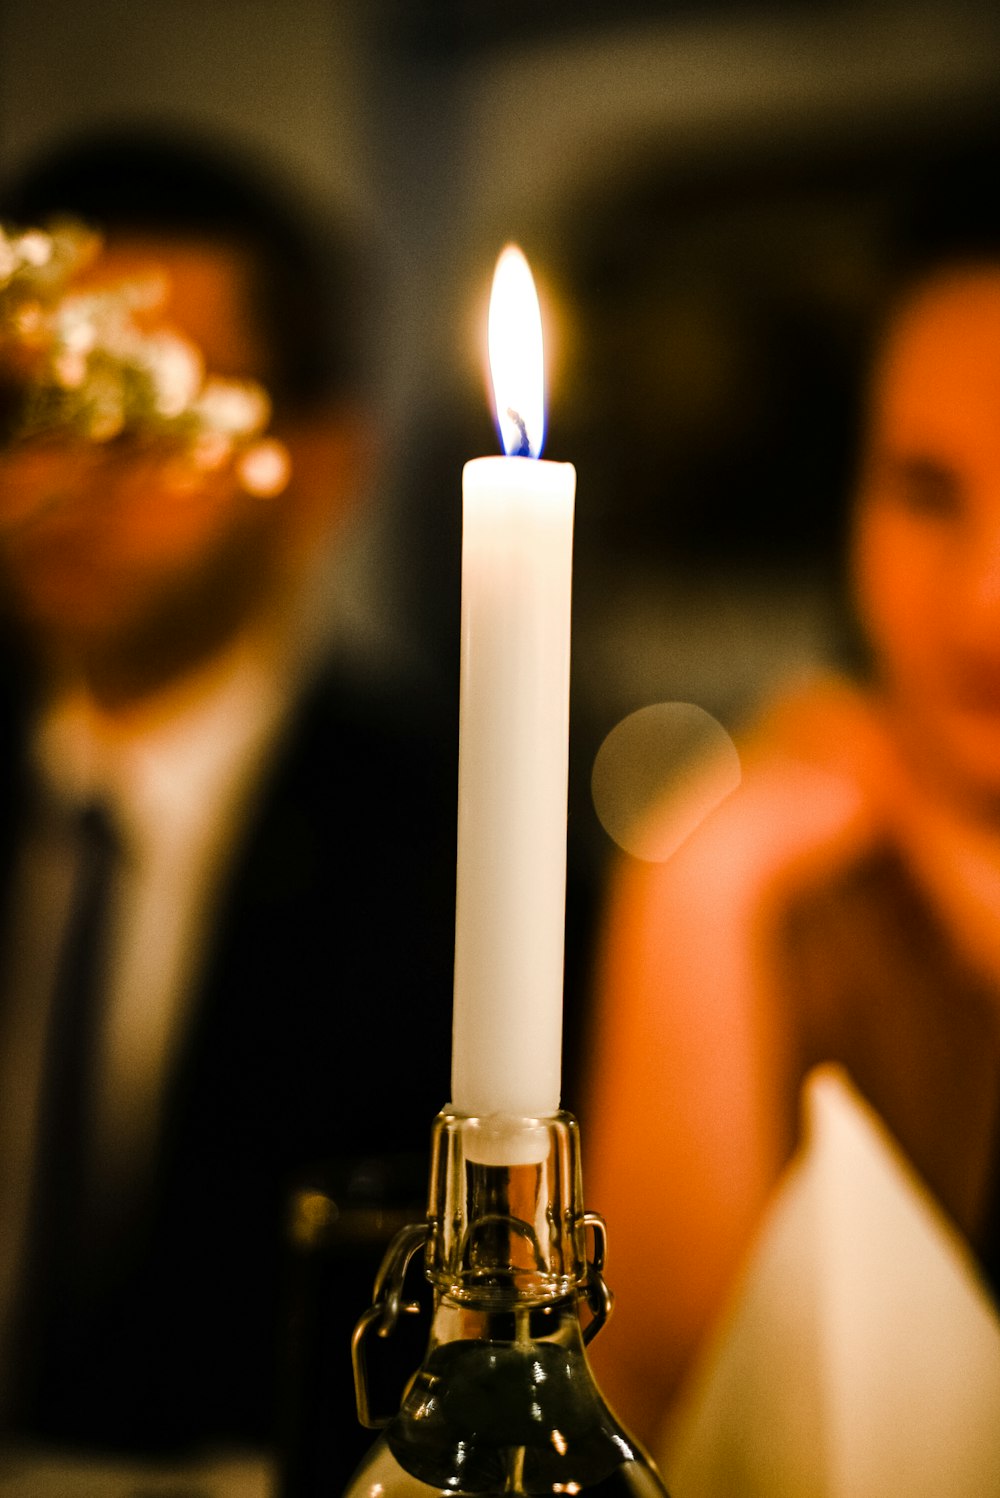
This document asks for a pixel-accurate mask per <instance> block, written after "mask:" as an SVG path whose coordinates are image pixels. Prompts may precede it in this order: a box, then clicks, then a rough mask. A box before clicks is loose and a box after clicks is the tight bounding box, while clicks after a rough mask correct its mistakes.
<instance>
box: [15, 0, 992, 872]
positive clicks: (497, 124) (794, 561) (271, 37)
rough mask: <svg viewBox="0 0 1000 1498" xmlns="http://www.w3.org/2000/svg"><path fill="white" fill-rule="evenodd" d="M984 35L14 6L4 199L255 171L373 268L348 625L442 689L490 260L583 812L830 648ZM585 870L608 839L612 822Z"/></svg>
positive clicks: (493, 11) (856, 26)
mask: <svg viewBox="0 0 1000 1498" xmlns="http://www.w3.org/2000/svg"><path fill="white" fill-rule="evenodd" d="M998 43H1000V12H997V10H996V8H995V7H993V6H988V5H984V4H962V3H958V0H951V3H946V0H922V3H920V0H918V3H913V4H909V5H896V4H892V5H888V4H880V3H872V0H869V3H866V4H861V3H858V4H845V3H840V4H836V3H826V4H824V3H820V0H795V3H793V0H785V3H781V0H771V3H770V4H762V3H742V4H738V5H737V4H735V3H732V0H728V3H727V0H679V3H676V4H669V5H668V4H656V3H653V0H617V3H616V4H615V5H614V6H608V5H606V4H602V5H600V6H599V5H597V4H596V3H594V0H550V3H548V4H546V5H538V4H537V3H531V0H369V3H365V0H340V3H337V0H212V3H210V4H205V3H204V0H170V3H166V0H164V3H153V0H141V3H135V0H133V3H126V0H5V3H4V6H3V11H2V35H0V145H2V161H0V171H2V172H10V171H13V170H14V169H16V167H17V166H18V165H19V164H20V163H21V162H22V161H23V160H25V159H26V158H27V157H29V156H30V155H31V154H32V153H33V152H34V151H35V150H36V149H38V148H39V147H41V146H43V145H46V144H47V143H49V142H50V141H52V140H55V139H56V138H58V137H59V136H61V135H63V134H65V133H66V132H69V131H76V130H80V129H83V128H86V127H89V126H90V125H92V124H96V123H101V122H106V121H108V120H122V119H148V118H150V117H152V118H157V119H164V120H167V121H173V122H177V123H183V124H193V125H196V126H199V127H203V128H205V129H206V130H208V131H211V132H222V133H223V134H225V135H226V136H229V137H233V138H235V139H237V140H242V141H244V142H246V143H247V144H249V145H251V146H252V147H255V148H259V149H262V150H264V151H265V152H266V153H267V154H268V155H269V156H270V157H271V158H272V159H274V160H275V161H276V162H277V163H278V164H279V165H280V166H281V168H282V170H283V171H284V172H285V173H286V174H287V175H288V176H289V177H290V178H292V179H293V180H294V181H297V182H299V183H300V184H301V187H302V191H303V192H304V193H308V194H309V195H310V196H311V197H312V198H313V199H315V200H316V202H317V203H318V204H319V206H320V207H321V209H323V210H324V211H327V212H329V213H337V214H342V215H346V216H347V218H348V219H349V220H351V221H353V222H354V224H355V225H356V227H357V229H358V232H359V234H360V235H361V236H362V239H363V241H364V243H365V244H366V245H367V246H368V253H369V255H370V258H371V262H372V267H373V275H372V278H371V284H372V286H373V288H374V292H373V307H372V319H371V323H370V332H369V340H368V341H369V353H370V361H369V362H370V367H371V370H372V373H373V378H374V390H375V395H376V401H377V412H378V419H379V426H380V430H381V434H382V439H383V462H382V466H381V470H380V474H379V480H378V485H377V489H378V492H377V494H376V495H375V496H373V499H374V503H373V504H372V505H371V506H370V507H369V510H368V512H367V515H368V518H367V520H366V523H365V525H364V526H363V527H361V528H360V529H359V532H358V535H357V537H356V538H355V544H354V547H353V550H352V552H351V555H350V558H349V560H348V562H346V563H345V566H344V568H343V572H342V576H341V578H340V579H339V582H338V586H337V590H336V598H335V607H336V608H337V610H338V611H339V612H340V613H341V614H342V615H343V620H344V626H345V628H350V629H352V630H354V631H355V632H356V633H357V635H358V637H359V638H361V639H363V640H365V641H366V642H367V643H368V645H369V646H370V647H371V648H373V649H389V648H393V645H394V643H395V642H399V641H406V642H407V644H408V646H409V647H410V648H412V647H413V646H414V645H416V646H418V647H419V648H420V649H421V650H422V651H424V652H425V653H426V654H427V655H428V656H429V657H430V658H431V659H432V660H433V661H435V662H436V663H437V664H438V665H439V666H440V669H441V670H442V672H443V674H444V675H445V677H446V678H447V679H453V677H454V672H455V668H456V666H457V650H458V633H457V617H458V557H459V523H460V515H459V495H460V479H461V465H462V462H463V461H464V460H465V458H467V457H471V456H475V455H477V454H480V453H486V452H491V451H494V450H495V442H496V439H495V437H494V434H493V427H492V421H491V416H490V411H489V406H488V401H487V395H486V390H485V385H484V380H483V347H482V345H483V336H484V335H483V328H484V318H485V305H486V297H487V294H488V286H489V280H490V276H491V273H492V265H493V261H494V259H495V256H496V253H497V251H498V249H499V248H500V246H501V245H502V244H503V242H504V241H505V240H507V239H509V238H516V239H518V240H519V241H520V242H521V243H522V245H523V246H524V248H525V250H526V252H527V253H528V255H529V258H530V259H531V260H532V262H533V265H534V267H535V270H536V274H537V276H538V280H539V283H540V287H541V290H542V294H543V298H544V302H545V311H546V316H547V318H548V322H549V330H550V333H551V368H550V386H551V414H550V435H549V443H548V454H549V455H550V456H552V457H554V458H558V459H570V460H572V461H573V462H575V463H576V465H577V468H578V471H579V480H578V511H577V513H578V540H577V572H576V603H575V608H576V633H575V639H574V651H575V664H574V719H575V729H574V749H573V753H574V766H575V768H574V785H575V790H574V795H575V797H576V802H577V804H578V805H579V807H581V808H582V809H583V816H584V817H587V816H588V815H590V816H591V821H592V815H591V814H590V813H589V808H588V807H587V803H586V794H585V786H586V781H587V778H588V776H589V766H590V762H591V760H592V757H593V753H594V751H595V750H596V747H597V745H598V744H599V743H600V741H601V738H602V737H603V735H604V733H605V732H607V730H608V729H609V728H610V727H611V726H612V725H613V724H614V723H615V722H616V721H617V719H618V718H620V717H621V716H622V715H624V714H625V713H626V712H628V711H630V710H631V709H633V708H636V707H639V706H642V705H644V704H646V703H651V702H655V701H662V700H672V699H680V700H686V701H692V702H696V703H699V704H700V705H701V706H703V707H705V708H707V709H708V710H709V711H710V712H712V713H713V714H715V716H717V717H718V718H719V719H720V720H721V721H722V722H723V723H724V724H725V725H726V726H727V727H728V728H732V727H734V726H735V725H737V724H738V723H739V722H740V720H741V719H742V718H743V717H744V716H745V715H746V714H747V713H748V712H749V711H750V710H751V709H752V707H753V705H754V704H755V702H756V701H757V700H758V699H759V697H760V696H761V694H762V693H763V692H765V691H766V690H767V689H768V688H769V687H770V686H771V685H772V684H773V683H774V682H775V681H777V680H779V679H781V678H782V677H784V676H786V675H787V674H788V673H794V672H796V671H799V670H804V669H808V668H809V667H810V666H811V665H812V664H813V663H815V662H816V661H817V660H822V659H824V658H826V657H828V656H829V655H831V654H832V653H835V652H836V650H837V649H838V645H839V640H840V632H841V617H840V602H839V583H838V567H837V556H838V541H839V533H840V529H841V526H842V520H843V513H844V509H843V505H844V497H845V493H846V490H847V487H848V485H849V476H850V429H851V411H852V395H853V392H854V391H855V390H856V388H857V377H858V371H859V359H860V356H861V352H862V350H863V346H864V335H865V329H866V326H867V318H868V316H869V313H870V310H871V308H872V306H873V305H874V304H875V303H876V301H877V299H878V296H879V293H880V291H881V289H882V281H883V279H884V274H885V255H884V242H885V231H886V221H887V216H888V213H889V209H890V205H891V202H892V199H893V195H894V193H895V192H896V190H897V188H898V186H899V184H900V182H901V181H902V180H903V179H904V178H905V175H906V173H907V172H908V170H909V169H910V167H911V166H912V165H913V163H914V162H916V161H918V160H919V159H920V158H921V157H922V156H924V155H926V154H927V153H928V152H929V151H932V150H933V149H935V148H936V146H937V145H938V144H940V143H942V142H947V141H950V140H957V139H960V138H962V137H963V136H966V135H972V134H974V133H975V132H976V131H977V130H979V129H980V128H981V127H982V124H983V121H984V119H985V118H986V117H987V116H988V114H989V112H990V110H991V108H992V105H993V100H994V98H995V97H996V95H997V88H998V84H1000V46H998ZM584 836H585V838H587V837H590V836H593V837H594V838H595V848H596V847H597V843H598V842H599V839H600V834H599V832H598V830H597V828H596V824H594V825H593V827H592V828H591V827H590V824H588V826H587V828H586V829H585V830H584Z"/></svg>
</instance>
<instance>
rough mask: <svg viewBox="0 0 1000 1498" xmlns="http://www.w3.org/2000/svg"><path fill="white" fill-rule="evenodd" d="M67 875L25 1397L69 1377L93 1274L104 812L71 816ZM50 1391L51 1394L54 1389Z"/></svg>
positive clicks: (44, 1101) (29, 1259)
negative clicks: (69, 878)
mask: <svg viewBox="0 0 1000 1498" xmlns="http://www.w3.org/2000/svg"><path fill="white" fill-rule="evenodd" d="M73 846H74V877H73V881H72V889H71V894H70V898H69V902H68V906H67V911H66V918H65V921H64V923H63V929H62V932H61V935H60V934H58V933H57V939H58V941H59V951H58V956H57V959H56V964H55V975H54V981H53V987H52V996H51V1002H50V1008H49V1018H48V1023H47V1027H46V1041H45V1052H44V1061H43V1068H42V1076H41V1085H40V1092H39V1104H38V1124H37V1130H36V1148H35V1165H34V1176H33V1183H32V1197H31V1204H30V1215H29V1224H28V1234H27V1240H26V1241H27V1255H26V1259H25V1266H26V1280H25V1286H24V1290H25V1293H24V1298H23V1301H22V1313H23V1314H22V1317H21V1328H22V1337H21V1344H20V1345H21V1352H22V1360H21V1361H22V1376H23V1378H24V1392H25V1394H26V1395H27V1402H28V1404H29V1405H33V1404H35V1402H36V1400H37V1401H39V1402H44V1401H45V1399H46V1398H47V1397H49V1395H48V1393H47V1391H49V1390H50V1381H51V1378H52V1377H53V1376H54V1377H55V1379H56V1381H57V1382H58V1381H59V1380H60V1379H61V1378H62V1377H63V1376H64V1375H65V1376H67V1377H69V1378H70V1379H72V1377H73V1371H72V1367H71V1366H70V1367H65V1368H64V1369H63V1371H62V1372H60V1365H62V1364H65V1363H66V1362H67V1361H69V1363H70V1364H71V1363H72V1359H73V1348H74V1345H75V1344H76V1343H77V1342H78V1340H79V1339H80V1338H82V1337H84V1336H86V1335H87V1331H86V1326H87V1320H88V1300H89V1294H90V1293H91V1292H92V1289H93V1275H94V1272H95V1271H96V1270H98V1269H99V1264H98V1263H97V1257H98V1255H99V1252H100V1242H99V1235H98V1236H95V1232H94V1229H95V1226H96V1224H95V1223H94V1221H93V1220H92V1214H91V1213H89V1212H88V1207H89V1205H90V1200H91V1197H90V1193H91V1188H92V1180H91V1177H92V1163H93V1157H92V1143H93V1136H94V1129H93V1124H94V1106H93V1104H94V1097H95V1077H96V1063H97V1058H98V1044H99V1038H100V1031H101V1020H102V1011H103V1004H102V994H103V980H104V976H105V972H104V970H105V964H106V956H107V943H108V936H109V919H110V915H111V904H112V897H113V894H114V887H115V879H114V872H115V866H116V862H117V860H118V853H119V848H118V840H117V838H116V836H115V832H114V829H113V827H112V824H111V820H110V818H109V816H108V814H107V812H106V810H105V809H104V808H103V807H102V806H100V805H98V804H90V805H88V806H86V807H84V808H83V809H82V810H81V811H79V812H78V813H77V814H76V816H75V818H74V826H73ZM50 1392H52V1393H54V1390H51V1391H50Z"/></svg>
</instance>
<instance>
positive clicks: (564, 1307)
mask: <svg viewBox="0 0 1000 1498" xmlns="http://www.w3.org/2000/svg"><path fill="white" fill-rule="evenodd" d="M582 1202H583V1196H582V1184H581V1170H580V1147H579V1130H578V1127H577V1124H576V1120H575V1119H574V1118H573V1117H572V1116H571V1115H570V1114H568V1113H557V1114H554V1115H552V1116H551V1117H548V1118H537V1119H527V1118H513V1117H509V1116H506V1115H493V1116H491V1117H488V1118H476V1117H471V1116H468V1115H464V1114H460V1113H456V1112H453V1111H449V1110H446V1111H444V1112H443V1113H441V1114H439V1115H438V1118H437V1119H436V1120H435V1123H434V1130H433V1154H432V1166H431V1177H430V1190H429V1206H428V1214H427V1220H426V1222H425V1223H420V1224H414V1225H411V1226H409V1227H407V1228H404V1229H403V1230H402V1231H401V1232H400V1233H399V1234H398V1235H397V1237H396V1238H395V1240H394V1241H393V1243H392V1244H391V1245H390V1248H389V1250H388V1252H387V1254H386V1257H385V1259H384V1261H383V1264H382V1268H381V1270H380V1271H379V1275H378V1278H377V1280H376V1285H375V1298H374V1304H373V1305H372V1307H371V1309H370V1310H369V1311H367V1312H366V1314H365V1315H364V1316H363V1317H362V1319H361V1321H360V1322H359V1323H358V1327H357V1329H356V1331H355V1334H354V1342H353V1355H354V1368H355V1380H356V1388H357V1397H358V1413H359V1417H360V1418H361V1420H362V1423H364V1424H368V1425H372V1426H378V1425H382V1426H384V1429H383V1433H382V1435H381V1437H380V1438H379V1439H378V1440H377V1441H376V1443H375V1445H374V1447H373V1448H372V1450H371V1452H370V1453H369V1455H368V1456H367V1457H366V1458H365V1460H364V1461H363V1462H362V1464H361V1466H360V1467H359V1469H358V1471H357V1473H356V1475H355V1477H354V1480H353V1482H352V1483H351V1485H350V1487H349V1489H348V1493H349V1494H350V1498H404V1495H405V1498H415V1495H417V1494H418V1493H422V1494H424V1495H426V1494H427V1492H428V1490H434V1491H437V1492H439V1493H451V1494H501V1493H507V1494H509V1493H524V1494H528V1493H531V1494H540V1493H552V1494H573V1495H580V1494H583V1493H586V1492H588V1491H590V1490H593V1489H597V1488H600V1489H601V1492H602V1494H608V1495H625V1494H641V1495H644V1498H652V1495H663V1494H664V1488H663V1485H662V1483H661V1481H660V1478H659V1476H658V1474H657V1473H656V1470H655V1468H654V1466H653V1464H652V1462H651V1460H650V1458H649V1457H648V1455H647V1454H646V1452H645V1451H644V1450H643V1449H642V1447H641V1446H640V1445H639V1443H638V1442H637V1441H636V1440H635V1439H634V1438H633V1437H632V1436H630V1435H629V1434H628V1432H627V1431H626V1430H625V1429H624V1427H623V1426H622V1425H621V1424H620V1423H619V1422H618V1420H617V1419H616V1418H615V1416H614V1415H613V1414H612V1412H611V1410H610V1409H609V1408H608V1406H607V1404H606V1403H605V1401H604V1398H603V1396H602V1394H601V1392H600V1390H599V1389H598V1387H597V1384H596V1382H595V1381H594V1378H593V1375H592V1373H591V1371H590V1367H589V1364H588V1362H587V1357H586V1352H585V1347H586V1344H587V1343H588V1342H589V1341H591V1340H592V1338H593V1337H594V1336H595V1335H596V1333H597V1332H598V1330H599V1329H600V1327H601V1326H602V1325H603V1323H604V1321H605V1319H606V1318H607V1315H608V1313H609V1312H610V1309H611V1295H610V1292H609V1291H608V1289H607V1287H606V1285H605V1282H604V1274H603V1266H604V1256H605V1241H606V1240H605V1229H604V1222H603V1219H602V1218H601V1217H600V1216H598V1215H597V1214H596V1213H592V1212H585V1211H584V1210H583V1206H582ZM588 1238H589V1240H590V1243H591V1253H590V1255H589V1256H588V1252H587V1243H588ZM421 1252H422V1253H423V1255H424V1272H425V1275H426V1277H427V1280H428V1281H429V1282H430V1285H431V1287H432V1290H433V1302H434V1304H433V1312H432V1323H431V1329H430V1336H429V1341H428V1346H427V1352H426V1354H425V1357H424V1361H423V1363H422V1364H421V1366H420V1368H419V1369H418V1371H417V1372H416V1374H415V1375H414V1376H413V1378H412V1379H411V1381H410V1383H409V1386H408V1388H407V1391H406V1393H405V1396H404V1398H403V1402H402V1406H401V1408H400V1409H399V1410H398V1411H397V1412H395V1413H391V1414H389V1413H388V1412H381V1411H379V1410H377V1409H373V1408H372V1403H371V1400H370V1398H369V1361H370V1358H371V1357H372V1355H373V1354H374V1352H375V1350H376V1348H377V1346H378V1343H379V1341H380V1340H384V1339H386V1338H388V1337H390V1336H392V1334H393V1332H394V1330H395V1329H396V1327H397V1325H398V1322H399V1318H400V1317H401V1316H403V1315H406V1314H409V1313H411V1312H412V1311H413V1310H414V1309H415V1307H414V1306H413V1304H412V1302H410V1301H409V1300H408V1299H407V1296H406V1293H405V1282H406V1277H407V1270H408V1268H409V1267H410V1265H411V1264H412V1263H413V1262H414V1261H415V1259H416V1256H417V1255H418V1254H420V1253H421ZM584 1306H586V1307H587V1308H588V1319H587V1322H586V1325H584V1324H583V1322H582V1321H581V1314H580V1313H581V1309H582V1308H583V1307H584Z"/></svg>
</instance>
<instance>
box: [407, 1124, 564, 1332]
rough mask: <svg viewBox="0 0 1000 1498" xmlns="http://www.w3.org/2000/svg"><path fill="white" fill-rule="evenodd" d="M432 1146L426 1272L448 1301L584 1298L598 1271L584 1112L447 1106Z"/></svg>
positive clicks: (521, 1303) (482, 1309)
mask: <svg viewBox="0 0 1000 1498" xmlns="http://www.w3.org/2000/svg"><path fill="white" fill-rule="evenodd" d="M432 1144H433V1153H432V1166H431V1184H430V1200H429V1204H428V1243H427V1254H426V1271H427V1277H428V1279H429V1280H430V1281H431V1284H432V1285H433V1286H434V1289H435V1292H436V1293H437V1296H438V1298H439V1301H440V1302H441V1304H442V1306H443V1305H444V1304H445V1303H451V1304H454V1305H456V1306H461V1307H466V1308H468V1309H469V1310H470V1311H473V1312H476V1313H479V1314H481V1315H486V1316H488V1315H491V1314H493V1313H501V1312H503V1313H511V1314H512V1313H514V1312H515V1311H517V1310H519V1309H523V1308H531V1307H533V1306H542V1305H551V1304H554V1303H555V1302H558V1301H563V1300H569V1301H571V1302H572V1304H573V1305H574V1306H575V1301H576V1296H577V1294H578V1292H579V1291H580V1289H582V1288H583V1286H584V1285H585V1284H586V1283H587V1277H588V1266H587V1255H586V1227H587V1219H586V1217H585V1214H584V1211H583V1188H582V1180H581V1171H580V1145H579V1130H578V1127H577V1123H576V1120H575V1119H574V1118H573V1117H572V1116H571V1115H570V1114H568V1113H558V1114H554V1115H553V1116H551V1117H549V1118H541V1119H522V1118H509V1117H507V1116H505V1115H493V1116H491V1117H489V1118H475V1117H470V1116H468V1115H465V1114H459V1113H455V1112H452V1111H449V1110H445V1111H444V1112H442V1113H440V1114H439V1115H438V1117H437V1118H436V1119H435V1122H434V1133H433V1141H432Z"/></svg>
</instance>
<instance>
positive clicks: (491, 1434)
mask: <svg viewBox="0 0 1000 1498" xmlns="http://www.w3.org/2000/svg"><path fill="white" fill-rule="evenodd" d="M349 1491H350V1494H351V1498H418V1495H421V1494H431V1493H437V1494H443V1493H448V1494H458V1493H466V1494H494V1493H496V1494H501V1493H508V1494H509V1493H525V1494H539V1495H541V1494H571V1495H581V1498H582V1495H583V1494H587V1493H595V1492H600V1493H601V1494H602V1495H604V1498H626V1495H629V1494H634V1495H636V1498H663V1494H664V1489H663V1485H662V1483H661V1482H660V1479H659V1477H658V1475H657V1474H656V1471H655V1469H654V1468H653V1466H652V1464H651V1463H650V1462H649V1460H648V1458H647V1457H646V1454H645V1452H644V1451H643V1450H642V1448H641V1447H640V1446H639V1445H638V1444H637V1443H636V1442H635V1441H634V1440H633V1439H632V1437H631V1436H629V1435H628V1433H627V1432H626V1431H625V1430H624V1429H623V1428H622V1427H621V1426H620V1425H619V1424H618V1422H617V1421H616V1420H615V1418H614V1416H613V1415H612V1413H611V1411H610V1410H609V1409H608V1406H607V1405H606V1404H605V1402H604V1400H603V1398H602V1396H601V1394H600V1391H599V1389H598V1388H597V1385H596V1384H595V1382H594V1380H593V1377H592V1375H591V1373H590V1369H589V1366H588V1364H587V1361H586V1357H585V1355H584V1353H583V1351H582V1348H578V1347H572V1346H570V1347H566V1346H562V1345H560V1344H558V1343H544V1342H543V1343H509V1344H504V1343H495V1342H489V1343H484V1342H481V1341H465V1342H463V1341H455V1342H449V1343H447V1344H445V1345H443V1346H440V1347H437V1348H434V1349H432V1351H431V1353H430V1355H429V1357H428V1358H427V1360H426V1362H425V1363H424V1365H423V1367H422V1368H421V1369H420V1371H419V1373H418V1374H417V1376H416V1377H415V1379H414V1381H413V1384H412V1385H411V1388H410V1390H409V1393H408V1395H407V1398H406V1400H405V1401H404V1404H403V1407H402V1409H401V1410H400V1411H399V1413H398V1415H396V1416H395V1417H394V1418H393V1420H392V1421H391V1422H390V1423H389V1425H388V1426H387V1427H386V1430H385V1433H384V1434H383V1436H382V1437H381V1438H380V1440H379V1441H377V1442H376V1444H375V1447H374V1448H373V1450H372V1452H371V1453H370V1455H369V1457H368V1459H367V1461H366V1462H365V1463H364V1464H363V1465H362V1467H361V1468H360V1469H359V1472H358V1474H357V1476H356V1478H355V1481H354V1483H353V1484H352V1486H351V1488H350V1490H349Z"/></svg>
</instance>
